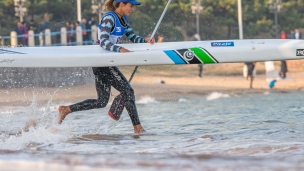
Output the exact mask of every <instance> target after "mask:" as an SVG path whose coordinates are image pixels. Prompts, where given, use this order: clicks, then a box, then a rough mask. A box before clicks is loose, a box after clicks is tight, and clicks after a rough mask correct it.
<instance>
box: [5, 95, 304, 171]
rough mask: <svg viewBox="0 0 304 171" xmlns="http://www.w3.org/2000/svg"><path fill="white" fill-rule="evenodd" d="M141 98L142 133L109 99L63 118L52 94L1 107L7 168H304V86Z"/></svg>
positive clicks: (229, 170) (253, 170)
mask: <svg viewBox="0 0 304 171" xmlns="http://www.w3.org/2000/svg"><path fill="white" fill-rule="evenodd" d="M137 98H138V99H137V103H138V106H137V107H138V111H139V114H140V119H141V122H142V125H143V126H144V128H145V129H146V131H147V133H145V134H142V135H135V134H134V133H133V127H132V124H131V120H130V118H129V117H128V114H127V113H126V112H124V113H123V116H122V120H120V121H119V122H114V121H112V120H111V119H110V118H109V117H108V115H107V111H108V109H109V106H107V107H106V108H104V109H95V110H89V111H82V112H77V113H72V114H70V115H68V116H67V118H66V119H65V120H64V122H63V124H62V125H57V124H56V117H57V111H56V109H55V107H57V106H58V105H59V104H53V103H52V102H51V100H50V101H49V102H48V103H46V104H39V103H38V102H36V101H35V98H33V103H32V105H30V106H4V107H1V111H0V119H1V126H0V170H33V171H35V170H100V169H101V168H102V169H104V170H151V171H154V170H217V171H234V170H246V171H250V170H252V171H255V170H263V171H267V170H276V171H281V170H282V171H286V170H299V171H300V170H304V131H303V130H304V121H303V118H304V106H303V101H304V91H287V92H277V91H271V92H265V93H264V94H242V95H230V94H222V93H217V92H213V93H210V94H209V95H207V96H203V95H202V96H201V97H199V96H193V98H191V97H190V96H189V97H187V98H181V99H177V100H175V101H168V102H158V101H156V100H155V99H153V98H151V97H149V96H145V97H137ZM67 104H69V103H67Z"/></svg>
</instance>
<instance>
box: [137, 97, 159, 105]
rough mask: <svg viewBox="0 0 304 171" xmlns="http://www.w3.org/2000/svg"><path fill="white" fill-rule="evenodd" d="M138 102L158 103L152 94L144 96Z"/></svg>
mask: <svg viewBox="0 0 304 171" xmlns="http://www.w3.org/2000/svg"><path fill="white" fill-rule="evenodd" d="M136 103H137V104H149V103H158V101H156V100H155V98H153V97H150V96H143V97H141V98H140V99H139V100H138V101H137V102H136Z"/></svg>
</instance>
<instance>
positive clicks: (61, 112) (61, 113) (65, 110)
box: [57, 106, 72, 124]
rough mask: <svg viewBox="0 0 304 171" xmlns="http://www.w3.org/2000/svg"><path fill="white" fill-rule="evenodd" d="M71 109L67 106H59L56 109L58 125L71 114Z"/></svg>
mask: <svg viewBox="0 0 304 171" xmlns="http://www.w3.org/2000/svg"><path fill="white" fill-rule="evenodd" d="M71 112H72V111H71V109H70V107H69V106H59V107H58V121H57V122H58V124H61V123H62V121H63V120H64V118H65V117H66V116H67V115H68V114H69V113H71Z"/></svg>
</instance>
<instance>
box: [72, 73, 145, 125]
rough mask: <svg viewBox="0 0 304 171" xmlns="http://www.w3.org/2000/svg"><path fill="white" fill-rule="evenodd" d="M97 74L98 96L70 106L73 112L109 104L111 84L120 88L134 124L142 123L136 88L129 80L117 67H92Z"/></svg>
mask: <svg viewBox="0 0 304 171" xmlns="http://www.w3.org/2000/svg"><path fill="white" fill-rule="evenodd" d="M92 69H93V73H94V75H95V86H96V91H97V95H98V98H97V99H87V100H85V101H83V102H79V103H76V104H73V105H71V106H70V109H71V111H72V112H76V111H82V110H89V109H96V108H103V107H105V106H106V105H107V104H108V101H109V98H110V94H111V86H113V87H114V88H115V89H116V90H118V91H119V92H120V93H121V95H122V97H123V100H124V102H125V104H124V105H125V107H126V109H127V111H128V113H129V115H130V118H131V120H132V123H133V125H134V126H135V125H138V124H140V121H139V118H138V113H137V109H136V105H135V96H134V90H133V88H132V87H131V85H130V83H129V81H128V80H127V79H126V78H125V76H124V75H123V74H122V73H121V72H120V70H119V69H118V68H117V67H97V68H92Z"/></svg>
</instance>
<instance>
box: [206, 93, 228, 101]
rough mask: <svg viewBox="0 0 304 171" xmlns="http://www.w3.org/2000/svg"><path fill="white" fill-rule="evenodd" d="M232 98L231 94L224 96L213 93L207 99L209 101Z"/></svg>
mask: <svg viewBox="0 0 304 171" xmlns="http://www.w3.org/2000/svg"><path fill="white" fill-rule="evenodd" d="M227 97H230V95H229V94H223V93H218V92H213V93H211V94H209V95H208V96H207V97H206V99H207V100H216V99H220V98H227Z"/></svg>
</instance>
